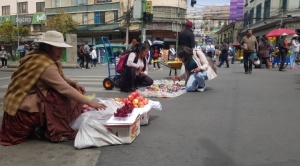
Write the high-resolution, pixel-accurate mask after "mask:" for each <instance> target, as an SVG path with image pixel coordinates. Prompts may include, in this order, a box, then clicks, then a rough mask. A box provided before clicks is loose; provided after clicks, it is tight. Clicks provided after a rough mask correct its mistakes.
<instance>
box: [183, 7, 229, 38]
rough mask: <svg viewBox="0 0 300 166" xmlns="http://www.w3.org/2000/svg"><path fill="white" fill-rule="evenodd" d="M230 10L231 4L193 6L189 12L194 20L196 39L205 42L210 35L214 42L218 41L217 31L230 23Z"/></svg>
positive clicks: (189, 16) (190, 17)
mask: <svg viewBox="0 0 300 166" xmlns="http://www.w3.org/2000/svg"><path fill="white" fill-rule="evenodd" d="M229 10H230V7H229V5H221V6H206V7H202V8H192V9H191V10H190V12H188V19H190V20H191V21H193V22H194V27H195V28H194V33H195V36H196V40H197V41H199V42H200V43H205V36H209V37H210V38H212V39H213V41H214V42H218V37H217V36H216V34H215V33H216V32H217V31H218V30H219V29H221V28H222V27H223V26H224V25H228V19H229Z"/></svg>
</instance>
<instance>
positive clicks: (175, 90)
mask: <svg viewBox="0 0 300 166" xmlns="http://www.w3.org/2000/svg"><path fill="white" fill-rule="evenodd" d="M139 92H140V94H141V95H142V96H145V97H177V96H180V95H182V94H183V93H185V92H186V89H185V85H184V82H183V81H181V82H175V83H174V82H173V81H169V80H159V81H154V83H153V84H152V85H151V86H149V87H146V88H145V89H139Z"/></svg>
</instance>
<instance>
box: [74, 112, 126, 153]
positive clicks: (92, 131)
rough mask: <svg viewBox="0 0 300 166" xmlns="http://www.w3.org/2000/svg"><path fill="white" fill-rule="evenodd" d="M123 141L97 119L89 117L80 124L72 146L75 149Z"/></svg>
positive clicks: (116, 143)
mask: <svg viewBox="0 0 300 166" xmlns="http://www.w3.org/2000/svg"><path fill="white" fill-rule="evenodd" d="M123 143H124V142H123V141H122V140H121V139H119V138H118V137H117V136H115V135H114V134H113V133H111V132H110V131H108V130H107V128H106V127H104V126H103V125H102V124H101V123H100V122H99V121H98V120H97V119H92V118H90V119H89V120H88V121H85V123H83V124H82V125H81V126H80V129H79V131H78V133H77V135H76V138H75V141H74V146H75V147H76V148H77V149H83V148H88V147H101V146H107V145H119V144H123Z"/></svg>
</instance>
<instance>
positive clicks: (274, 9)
mask: <svg viewBox="0 0 300 166" xmlns="http://www.w3.org/2000/svg"><path fill="white" fill-rule="evenodd" d="M243 27H244V28H243V30H242V33H243V34H244V33H245V32H246V30H247V29H248V28H250V29H253V34H254V35H255V36H262V35H266V34H267V33H268V32H269V31H271V30H273V29H277V28H280V27H285V28H290V29H294V30H296V31H298V27H300V0H245V1H244V26H243ZM298 33H299V32H298Z"/></svg>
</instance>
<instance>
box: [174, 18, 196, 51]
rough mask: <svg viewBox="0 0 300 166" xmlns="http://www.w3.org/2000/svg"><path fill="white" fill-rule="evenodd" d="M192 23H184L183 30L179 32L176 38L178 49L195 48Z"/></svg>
mask: <svg viewBox="0 0 300 166" xmlns="http://www.w3.org/2000/svg"><path fill="white" fill-rule="evenodd" d="M192 27H193V23H192V22H191V21H187V22H186V23H185V29H184V30H183V31H182V32H180V34H179V36H178V45H179V48H182V47H184V46H186V47H189V48H191V49H193V48H194V47H195V35H194V33H193V30H192Z"/></svg>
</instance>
